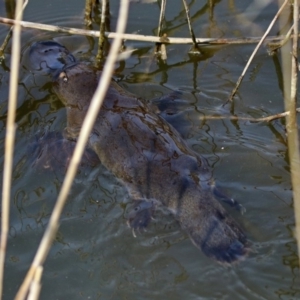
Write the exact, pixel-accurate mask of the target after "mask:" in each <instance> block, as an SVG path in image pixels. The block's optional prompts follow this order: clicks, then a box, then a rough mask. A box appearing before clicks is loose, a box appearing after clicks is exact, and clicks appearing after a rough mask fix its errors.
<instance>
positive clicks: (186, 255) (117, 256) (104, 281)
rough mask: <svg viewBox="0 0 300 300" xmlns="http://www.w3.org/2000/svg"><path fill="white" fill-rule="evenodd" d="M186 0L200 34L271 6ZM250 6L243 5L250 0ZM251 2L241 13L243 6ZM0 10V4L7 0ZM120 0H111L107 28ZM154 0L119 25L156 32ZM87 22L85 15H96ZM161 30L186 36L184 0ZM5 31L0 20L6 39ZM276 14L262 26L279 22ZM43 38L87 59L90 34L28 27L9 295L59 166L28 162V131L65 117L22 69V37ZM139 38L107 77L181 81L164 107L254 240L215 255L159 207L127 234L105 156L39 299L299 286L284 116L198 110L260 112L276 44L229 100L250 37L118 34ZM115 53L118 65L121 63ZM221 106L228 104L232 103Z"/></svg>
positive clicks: (42, 221)
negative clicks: (236, 253) (176, 105)
mask: <svg viewBox="0 0 300 300" xmlns="http://www.w3.org/2000/svg"><path fill="white" fill-rule="evenodd" d="M214 3H215V5H214V9H213V10H210V9H209V5H208V3H207V4H206V2H205V1H202V2H201V1H200V2H199V1H191V2H190V13H191V16H192V23H193V27H194V31H195V34H196V36H197V37H198V36H199V37H244V36H255V35H256V36H259V35H261V34H262V32H263V31H264V30H265V29H266V27H267V26H268V24H269V22H270V21H271V19H272V18H273V16H274V15H275V13H276V12H277V7H276V2H274V3H270V4H269V5H268V6H267V7H266V8H265V9H263V10H262V11H261V12H260V13H259V14H257V15H256V16H254V20H253V21H252V22H249V21H247V18H250V17H253V12H255V11H253V10H251V3H252V2H250V1H249V3H248V4H245V3H244V2H243V3H242V2H241V3H240V2H238V1H236V3H235V2H234V1H224V0H223V1H215V2H214ZM248 6H249V7H248ZM247 7H248V8H249V9H248V10H247V14H243V12H244V11H245V10H246V8H247ZM83 11H84V1H79V0H76V1H75V0H74V1H71V2H70V1H65V2H62V1H56V0H51V1H48V2H43V1H36V0H35V1H34V0H32V1H30V3H29V4H28V8H27V9H26V12H25V15H24V19H25V20H27V21H36V22H44V23H47V24H55V25H62V26H73V27H77V28H84V24H83ZM0 12H1V15H2V16H6V11H5V5H4V3H3V1H1V2H0ZM117 15H118V1H115V0H112V1H111V28H112V30H114V28H115V24H116V19H117ZM158 16H159V7H158V5H157V3H154V2H153V3H143V1H135V2H133V3H131V7H130V15H129V21H128V26H127V32H128V33H133V32H138V33H140V34H145V35H147V34H149V35H150V34H155V33H156V32H157V25H156V24H157V23H158ZM93 26H94V28H96V27H95V25H93ZM165 26H166V27H165V28H166V29H165V31H166V32H167V34H168V35H170V36H177V37H187V36H188V28H187V25H186V20H185V15H184V10H183V6H182V4H181V1H179V0H178V1H175V0H173V1H172V3H171V2H170V1H168V4H167V12H166V24H165ZM6 32H7V27H6V26H3V25H2V26H1V28H0V36H1V40H3V38H4V36H5V34H6ZM277 32H278V27H276V26H275V28H274V29H273V30H272V33H271V34H276V33H277ZM48 39H53V40H55V41H58V42H60V43H62V44H64V45H65V46H66V47H67V48H68V49H69V50H70V51H71V52H73V53H74V55H75V56H76V57H77V58H81V59H83V60H92V57H93V55H95V53H96V50H95V45H96V41H95V40H93V39H91V38H86V37H81V36H69V35H66V34H54V33H48V32H42V31H38V30H29V29H27V30H25V31H24V32H23V35H22V57H21V67H20V80H19V98H18V110H17V124H18V128H17V133H16V135H17V136H16V150H15V157H14V173H13V183H12V201H11V215H10V218H11V219H10V222H11V223H10V224H11V225H10V235H9V241H8V252H7V261H6V268H5V281H4V296H3V299H12V298H13V297H14V295H15V293H16V291H17V289H18V287H19V285H20V284H21V282H22V280H23V278H24V275H25V274H26V271H27V269H28V267H29V265H30V263H31V261H32V258H33V256H34V254H35V251H36V248H37V246H38V244H39V241H40V239H41V237H42V234H43V232H44V230H45V228H46V225H47V223H48V220H49V216H50V214H51V210H52V208H53V206H54V202H55V200H56V197H57V194H58V191H59V189H60V186H61V183H62V178H63V169H56V170H54V171H48V172H44V171H42V170H41V169H39V168H35V167H32V164H31V160H30V155H29V154H28V151H27V149H28V144H29V143H30V141H32V139H33V137H34V136H35V135H36V134H42V133H44V132H45V131H46V130H48V131H62V130H63V128H64V127H65V125H66V118H65V110H64V107H63V105H62V104H61V103H60V101H59V100H58V99H57V98H56V96H55V95H54V94H53V93H52V91H51V83H49V78H48V77H46V76H41V75H34V74H31V73H30V72H29V70H28V62H27V54H28V49H29V47H30V45H31V43H33V42H34V41H37V40H48ZM126 45H127V46H130V47H132V48H134V49H137V50H135V52H134V53H133V55H132V56H131V57H130V58H129V59H128V60H127V61H126V62H125V66H120V68H119V71H118V72H117V74H116V79H117V80H118V81H119V83H120V84H121V85H122V86H123V87H124V88H126V89H127V90H129V91H131V92H133V93H135V94H137V95H138V96H141V97H144V98H146V99H147V100H149V101H150V99H152V98H157V97H159V96H162V95H166V94H169V93H171V92H172V91H175V90H180V91H181V93H182V94H181V96H180V98H181V99H180V103H181V104H180V109H181V113H180V115H179V116H178V115H177V116H174V118H173V119H170V121H171V122H173V123H174V122H175V125H176V122H177V121H178V120H181V118H182V117H184V118H185V120H187V121H188V122H184V123H183V125H182V126H180V125H178V124H177V125H178V126H179V127H180V128H179V129H180V130H181V131H182V133H183V135H184V137H185V138H186V140H187V142H188V143H189V145H190V146H191V147H192V148H193V149H194V150H195V151H197V152H199V153H201V154H202V155H204V156H205V157H207V158H208V160H209V163H210V165H211V166H212V167H213V173H214V178H215V179H216V181H217V182H218V184H219V185H220V186H221V187H222V188H223V189H225V190H226V192H227V193H228V194H229V195H230V196H231V197H233V198H235V199H237V200H238V201H239V202H240V203H241V204H242V205H243V206H244V207H245V208H246V210H247V212H246V213H245V214H244V215H240V214H239V213H238V212H235V211H231V213H232V214H233V215H234V217H235V218H236V219H237V220H238V222H239V223H240V224H241V225H242V226H243V228H244V229H245V231H246V232H247V235H248V236H249V239H250V240H251V242H252V248H253V252H252V253H251V254H250V255H249V257H248V258H247V259H246V260H245V261H243V262H242V263H240V264H238V265H234V266H229V267H224V266H221V265H219V264H218V263H216V262H215V261H213V260H211V259H209V258H207V257H205V256H204V255H203V254H202V253H201V252H199V250H197V249H196V248H195V247H194V246H193V245H192V244H191V242H190V240H189V238H188V237H187V236H186V235H185V234H184V233H183V232H182V231H181V229H180V227H179V225H178V224H177V223H176V221H174V220H173V218H172V217H171V216H169V215H168V214H166V213H164V212H160V211H158V212H157V213H156V220H155V221H153V222H152V224H151V225H150V226H149V228H148V230H147V232H146V233H143V234H139V235H138V237H137V238H134V237H133V236H132V233H131V230H130V229H129V228H128V227H127V225H126V218H125V217H126V213H127V211H128V207H129V204H130V201H131V200H130V199H129V197H128V195H127V192H126V190H125V189H124V187H123V186H122V185H121V184H120V183H119V182H118V181H117V180H116V179H115V178H114V177H113V176H112V174H110V172H108V171H107V170H106V169H105V168H104V167H102V166H100V167H95V168H89V167H82V168H81V169H80V171H79V174H78V176H77V178H76V180H75V183H74V184H73V187H72V191H71V193H70V197H69V200H68V203H67V205H66V207H65V209H64V212H63V215H62V217H61V226H60V228H59V232H58V234H57V237H56V240H55V242H54V244H53V247H52V248H51V251H50V254H49V256H48V259H47V261H46V263H45V268H44V273H43V280H42V283H43V286H42V292H41V299H298V298H299V297H300V289H299V268H298V258H297V249H296V242H295V239H294V237H293V231H294V226H295V221H294V212H293V205H292V192H291V181H290V172H289V163H288V159H287V146H286V136H285V127H284V121H283V120H276V121H273V122H272V123H271V124H266V123H258V124H257V123H251V122H249V121H245V120H239V121H231V120H229V119H221V120H209V119H203V117H204V116H209V115H219V116H222V115H225V116H230V115H231V114H234V115H236V116H241V117H261V116H265V115H271V114H275V113H278V112H282V111H283V109H284V108H283V99H282V90H281V80H280V77H279V76H278V74H279V73H278V71H277V70H278V68H279V69H280V64H279V63H278V58H277V57H276V56H275V57H270V56H268V54H267V53H266V48H265V47H262V49H261V50H260V51H259V52H258V54H257V56H256V57H255V59H254V61H253V63H252V64H251V66H250V69H249V71H248V72H247V74H246V77H245V79H244V81H243V83H242V86H241V88H240V90H239V93H238V95H237V96H236V97H235V100H234V105H233V106H232V107H230V106H226V107H225V108H222V104H223V103H224V102H225V101H226V99H227V97H228V96H229V94H230V92H231V90H232V88H233V87H234V84H235V82H236V80H237V78H238V76H239V75H240V73H241V72H242V69H243V68H244V65H245V63H246V61H247V59H248V58H249V56H250V55H251V51H252V50H253V48H254V45H240V46H219V47H206V48H203V49H202V50H203V52H204V55H203V56H201V57H199V58H195V57H190V56H189V55H188V50H189V48H190V46H188V45H170V46H168V47H167V51H168V60H167V64H165V65H164V64H161V63H157V62H156V60H155V59H153V58H152V53H153V48H154V47H153V45H151V44H150V43H142V42H130V41H127V42H126ZM10 49H11V45H9V46H8V48H7V50H6V58H5V61H4V62H3V63H2V65H1V66H0V77H1V86H0V110H1V119H0V120H1V123H0V139H1V144H0V145H1V146H0V147H1V153H2V155H1V164H3V159H4V157H3V144H4V137H5V121H6V109H7V95H8V81H9V71H10V69H9V68H10V67H9V65H10ZM117 67H119V66H117ZM230 109H231V111H230Z"/></svg>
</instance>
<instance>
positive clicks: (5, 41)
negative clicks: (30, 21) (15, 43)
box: [0, 0, 28, 59]
mask: <svg viewBox="0 0 300 300" xmlns="http://www.w3.org/2000/svg"><path fill="white" fill-rule="evenodd" d="M27 4H28V0H26V1H24V3H23V7H22V12H23V11H24V9H25V7H26V6H27ZM12 30H13V26H12V27H11V28H10V29H9V31H8V33H7V35H6V37H5V39H4V42H3V43H2V46H1V47H0V58H2V59H3V56H4V54H3V53H4V50H5V48H6V46H7V44H8V42H9V40H10V38H11V35H12Z"/></svg>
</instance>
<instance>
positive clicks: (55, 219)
mask: <svg viewBox="0 0 300 300" xmlns="http://www.w3.org/2000/svg"><path fill="white" fill-rule="evenodd" d="M128 6H129V1H128V0H121V6H120V11H119V17H118V24H117V32H118V33H123V32H124V31H125V27H126V23H127V14H128ZM121 36H122V35H121V34H118V35H117V37H116V38H115V40H114V41H113V44H112V47H111V50H110V53H109V55H108V58H107V61H106V64H105V67H104V69H103V73H102V76H101V81H100V83H99V84H98V87H97V90H96V91H95V94H94V96H93V99H92V101H91V103H90V107H89V109H88V112H87V115H86V117H85V119H84V122H83V125H82V128H81V131H80V135H79V137H78V142H77V145H76V148H75V150H74V154H73V156H72V159H71V162H70V165H69V168H68V170H67V173H66V176H65V179H64V182H63V185H62V188H61V191H60V193H59V196H58V199H57V202H56V204H55V207H54V210H53V213H52V215H51V218H50V220H49V224H48V226H47V229H46V232H45V234H44V236H43V238H42V241H41V243H40V246H39V248H38V250H37V253H36V255H35V258H34V260H33V263H32V265H31V267H30V269H29V271H28V273H27V275H26V278H25V280H24V282H23V284H22V286H21V288H20V290H19V292H18V294H17V296H16V300H21V299H22V300H23V299H25V297H26V294H27V292H28V289H29V286H30V284H31V282H32V279H33V276H34V275H35V273H36V271H37V269H38V268H39V267H40V266H42V264H43V263H44V261H45V259H46V256H47V254H48V252H49V250H50V246H51V243H52V241H53V238H54V236H55V234H56V232H57V229H58V226H59V217H60V214H61V212H62V209H63V207H64V204H65V202H66V199H67V196H68V193H69V190H70V187H71V185H72V182H73V179H74V177H75V175H76V170H77V167H78V164H79V163H80V160H81V156H82V153H83V151H84V147H85V144H86V142H87V139H88V137H89V134H90V132H91V129H92V126H93V125H94V122H95V119H96V117H97V115H98V113H99V110H100V107H101V105H102V102H103V100H104V97H105V94H106V91H107V88H108V86H109V83H110V81H111V76H112V73H113V69H114V63H115V61H116V59H117V56H118V52H119V48H120V45H121V41H122V39H121Z"/></svg>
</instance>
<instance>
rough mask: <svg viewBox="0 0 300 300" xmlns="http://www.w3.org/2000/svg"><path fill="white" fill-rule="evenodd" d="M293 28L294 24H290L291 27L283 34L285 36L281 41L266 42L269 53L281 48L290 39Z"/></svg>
mask: <svg viewBox="0 0 300 300" xmlns="http://www.w3.org/2000/svg"><path fill="white" fill-rule="evenodd" d="M293 29H294V24H293V25H292V26H291V28H290V29H289V31H288V33H287V34H286V35H285V38H284V39H283V40H282V41H279V42H277V43H268V47H269V50H270V52H271V53H273V52H275V51H276V50H278V49H279V48H281V47H282V46H283V45H284V44H286V43H287V42H288V41H289V40H290V38H291V36H292V32H293Z"/></svg>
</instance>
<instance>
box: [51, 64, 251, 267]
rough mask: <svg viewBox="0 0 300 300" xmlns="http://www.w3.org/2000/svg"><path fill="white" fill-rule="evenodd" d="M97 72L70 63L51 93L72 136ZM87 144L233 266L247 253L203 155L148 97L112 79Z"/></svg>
mask: <svg viewBox="0 0 300 300" xmlns="http://www.w3.org/2000/svg"><path fill="white" fill-rule="evenodd" d="M100 76H101V73H100V72H96V71H94V70H93V69H92V68H91V67H89V66H87V65H85V64H83V63H79V64H77V65H75V66H72V67H69V68H65V69H64V72H62V73H61V75H60V76H58V79H57V81H56V83H55V87H54V90H55V92H56V94H57V95H58V97H59V98H60V99H61V100H62V101H63V103H64V104H65V105H66V107H67V128H66V135H67V136H68V138H69V139H76V138H77V137H78V133H79V130H80V128H81V126H82V122H83V119H84V117H85V115H86V111H87V109H88V107H89V104H90V101H91V98H92V96H93V93H94V91H95V89H96V87H97V84H98V81H99V77H100ZM89 146H90V147H91V148H92V149H93V150H94V151H95V152H96V153H97V155H98V157H99V159H100V161H101V163H102V164H103V165H104V166H105V167H106V168H107V169H109V170H110V171H111V172H112V173H113V174H114V175H115V176H116V177H117V178H119V179H120V180H121V181H122V182H123V183H124V184H125V185H126V186H127V187H128V190H129V193H130V194H131V196H132V197H133V198H134V199H135V200H141V199H144V200H148V201H151V200H153V199H155V200H157V201H159V202H160V203H162V204H163V205H164V206H166V207H167V208H168V209H169V210H170V211H171V212H172V213H173V214H174V216H175V218H176V219H177V220H178V221H179V223H180V225H181V227H182V228H183V229H184V230H185V231H186V232H187V233H188V235H189V236H190V238H191V240H192V242H193V243H194V244H195V245H196V246H197V247H198V248H200V249H202V251H203V252H204V253H205V254H206V255H207V256H209V257H212V258H215V259H216V260H218V261H220V262H223V263H231V262H234V261H237V260H239V259H241V258H243V257H244V256H245V255H246V254H247V252H248V251H249V247H248V241H247V239H246V236H245V235H244V233H243V231H242V230H241V229H240V227H239V226H238V224H237V223H236V222H235V220H234V219H233V218H232V217H231V216H229V215H228V213H227V212H226V211H225V209H224V208H223V206H222V205H221V204H220V203H219V202H218V201H217V200H216V199H215V198H214V197H213V194H212V191H211V188H210V181H211V172H210V170H209V168H208V166H207V163H206V160H205V159H204V158H203V157H201V156H200V155H198V154H196V153H195V152H194V151H193V150H191V149H190V148H189V147H188V146H187V144H186V142H185V141H184V140H183V139H182V137H181V136H180V134H179V133H178V132H177V131H176V130H175V129H174V128H173V127H172V126H171V125H170V124H169V123H167V122H166V121H165V120H164V119H163V118H161V117H160V116H158V115H157V114H155V113H154V112H153V111H152V109H151V108H150V107H149V105H147V103H146V102H145V101H144V100H143V99H138V98H136V97H135V96H134V95H131V94H129V93H127V92H126V91H125V90H124V89H122V88H121V87H120V86H119V85H118V84H117V83H115V82H114V81H112V82H111V84H110V87H109V89H108V92H107V95H106V98H105V101H104V104H103V107H102V109H101V111H100V112H99V115H98V117H97V120H96V123H95V125H94V128H93V131H92V134H91V136H90V138H89Z"/></svg>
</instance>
